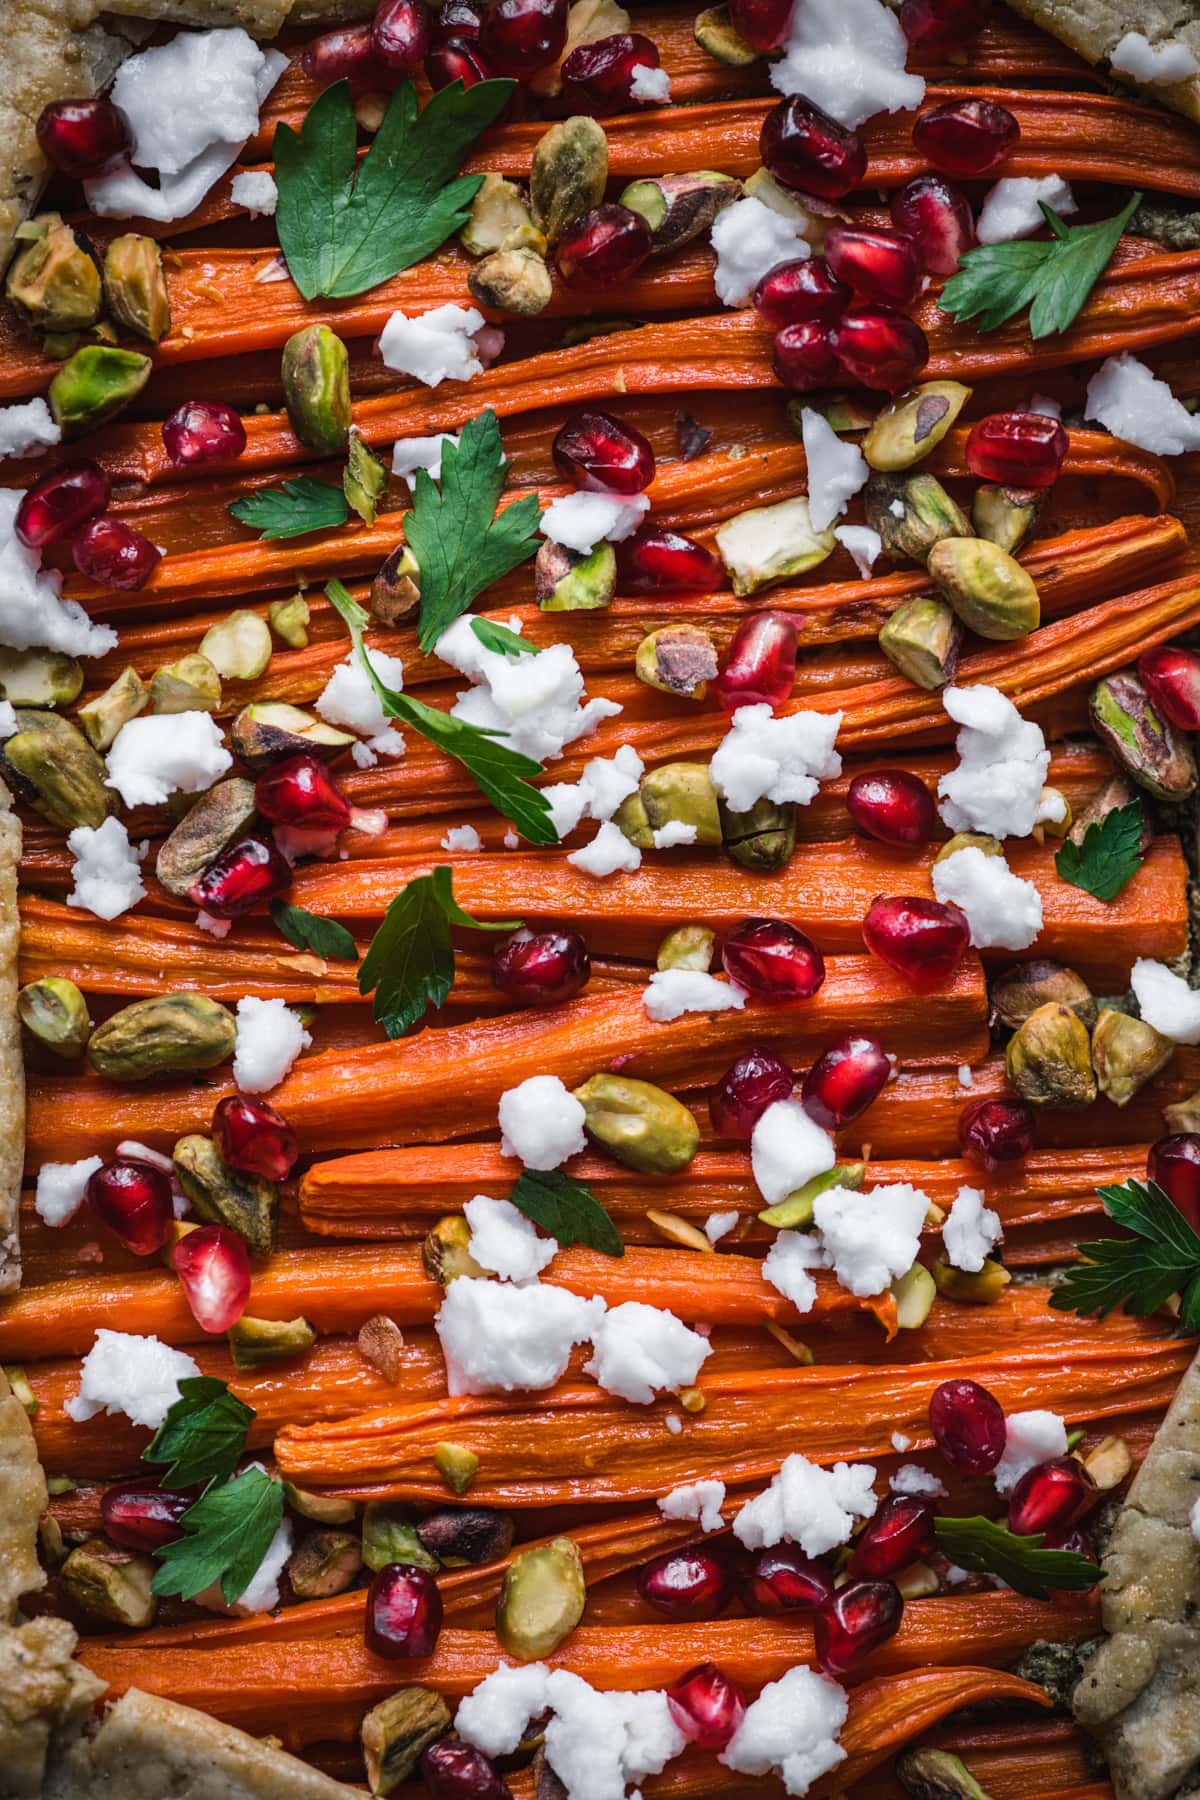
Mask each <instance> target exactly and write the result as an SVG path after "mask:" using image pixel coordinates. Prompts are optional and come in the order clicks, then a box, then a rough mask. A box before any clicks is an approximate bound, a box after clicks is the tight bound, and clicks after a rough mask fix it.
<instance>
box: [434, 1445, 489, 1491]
mask: <svg viewBox="0 0 1200 1800" xmlns="http://www.w3.org/2000/svg"><path fill="white" fill-rule="evenodd" d="M433 1460H434V1462H435V1464H436V1465H437V1471H438V1474H439V1475H440V1476H441V1478H442V1480H443V1481H444V1482H445V1483H446V1486H447V1487H448V1488H449V1489H450V1491H451V1493H452V1494H465V1493H466V1491H467V1489H468V1488H469V1487H470V1485H471V1483H472V1482H473V1481H474V1479H475V1477H476V1475H477V1473H478V1472H479V1458H478V1457H477V1456H476V1454H475V1452H474V1451H473V1450H468V1449H467V1448H466V1446H465V1445H463V1444H454V1443H450V1442H445V1441H444V1442H442V1443H440V1444H435V1446H434V1451H433Z"/></svg>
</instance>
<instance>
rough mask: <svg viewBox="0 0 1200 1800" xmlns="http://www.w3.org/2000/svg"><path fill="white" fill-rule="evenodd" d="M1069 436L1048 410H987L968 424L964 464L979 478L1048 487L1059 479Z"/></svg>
mask: <svg viewBox="0 0 1200 1800" xmlns="http://www.w3.org/2000/svg"><path fill="white" fill-rule="evenodd" d="M1069 443H1070V439H1069V438H1068V436H1067V432H1066V427H1065V426H1063V425H1060V423H1059V421H1058V420H1057V419H1052V418H1051V417H1050V414H1049V413H1036V412H1010V413H989V414H988V416H987V418H986V419H980V420H979V422H978V423H977V424H975V425H972V427H971V434H970V436H969V437H968V439H967V467H968V469H970V471H971V473H972V475H978V476H979V479H980V480H981V481H997V482H1000V483H1001V484H1002V485H1007V486H1009V487H1021V488H1048V487H1052V486H1053V484H1054V483H1055V481H1057V479H1058V472H1059V470H1060V469H1061V468H1062V465H1063V458H1064V457H1065V456H1066V454H1067V446H1068V444H1069Z"/></svg>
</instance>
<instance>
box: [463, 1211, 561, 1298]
mask: <svg viewBox="0 0 1200 1800" xmlns="http://www.w3.org/2000/svg"><path fill="white" fill-rule="evenodd" d="M463 1213H464V1215H465V1217H466V1221H467V1224H468V1225H469V1226H470V1227H471V1236H470V1240H469V1242H468V1244H467V1251H468V1254H469V1255H471V1256H472V1257H474V1259H475V1261H476V1262H477V1263H478V1264H479V1266H480V1268H481V1269H490V1270H491V1271H492V1273H493V1275H498V1276H499V1277H500V1279H501V1281H534V1280H536V1278H537V1276H538V1275H540V1274H541V1272H542V1270H543V1269H544V1268H545V1267H546V1264H547V1263H548V1262H551V1261H552V1260H553V1258H554V1255H555V1252H556V1251H557V1249H558V1245H557V1243H556V1242H555V1240H554V1239H553V1238H546V1237H542V1236H541V1235H540V1233H539V1232H538V1230H537V1228H536V1226H535V1225H534V1224H533V1222H532V1220H530V1219H527V1218H526V1217H525V1214H524V1213H522V1212H518V1211H517V1209H516V1207H515V1206H514V1205H513V1203H512V1201H511V1200H493V1199H491V1198H490V1197H489V1196H488V1195H487V1194H476V1196H475V1198H474V1199H473V1200H468V1201H467V1203H466V1205H465V1206H464V1207H463Z"/></svg>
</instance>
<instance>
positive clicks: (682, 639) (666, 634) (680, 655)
mask: <svg viewBox="0 0 1200 1800" xmlns="http://www.w3.org/2000/svg"><path fill="white" fill-rule="evenodd" d="M633 672H634V674H635V675H636V676H637V678H638V680H639V681H642V682H644V683H645V684H646V686H647V687H652V688H657V689H658V690H659V691H660V692H661V693H664V694H676V695H680V696H683V697H685V698H687V699H689V700H703V699H704V696H705V695H706V694H707V692H708V684H709V682H710V681H711V680H712V679H713V678H714V676H715V675H716V673H717V647H716V645H715V644H714V643H713V641H712V638H711V637H710V636H709V634H708V632H707V631H704V630H702V629H701V627H700V626H699V625H663V626H660V627H659V629H658V630H657V631H652V632H650V634H649V635H648V636H647V637H644V638H643V639H642V641H641V643H640V644H639V645H638V647H637V653H636V655H635V656H634V661H633Z"/></svg>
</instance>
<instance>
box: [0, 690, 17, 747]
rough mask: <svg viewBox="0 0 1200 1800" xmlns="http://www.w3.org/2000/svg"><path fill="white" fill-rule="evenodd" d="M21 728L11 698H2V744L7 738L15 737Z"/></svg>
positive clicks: (0, 708)
mask: <svg viewBox="0 0 1200 1800" xmlns="http://www.w3.org/2000/svg"><path fill="white" fill-rule="evenodd" d="M19 730H20V726H19V725H18V724H17V715H16V713H15V711H14V710H13V705H12V702H11V701H10V700H0V744H2V743H3V742H4V740H5V739H6V738H10V737H15V736H16V734H17V732H18V731H19Z"/></svg>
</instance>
